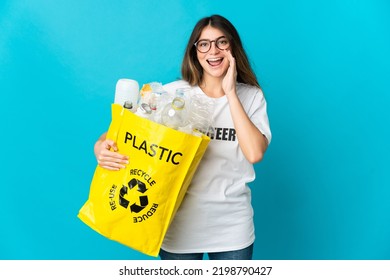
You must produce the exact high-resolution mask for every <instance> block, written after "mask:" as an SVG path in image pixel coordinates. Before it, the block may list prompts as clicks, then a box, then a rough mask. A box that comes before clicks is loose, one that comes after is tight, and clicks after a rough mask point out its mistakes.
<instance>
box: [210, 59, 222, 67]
mask: <svg viewBox="0 0 390 280" xmlns="http://www.w3.org/2000/svg"><path fill="white" fill-rule="evenodd" d="M222 60H223V58H222V57H220V58H209V59H207V63H208V64H209V65H211V66H213V67H215V66H219V65H221V64H222Z"/></svg>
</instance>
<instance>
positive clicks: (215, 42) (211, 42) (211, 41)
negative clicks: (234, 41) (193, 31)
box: [194, 36, 230, 53]
mask: <svg viewBox="0 0 390 280" xmlns="http://www.w3.org/2000/svg"><path fill="white" fill-rule="evenodd" d="M222 38H225V39H226V41H227V42H228V44H229V46H228V47H227V48H226V49H221V48H220V47H218V44H217V41H218V40H220V39H222ZM201 41H207V42H209V43H210V47H209V49H208V50H207V51H201V50H199V49H198V43H199V42H201ZM213 42H214V44H215V46H216V47H217V49H219V50H221V51H224V50H227V49H228V48H230V40H229V39H228V38H226V36H221V37H218V38H217V39H215V40H209V39H201V40H198V41H196V42H195V44H194V46H195V49H196V50H197V51H198V52H200V53H207V52H208V51H210V50H211V45H212V44H213Z"/></svg>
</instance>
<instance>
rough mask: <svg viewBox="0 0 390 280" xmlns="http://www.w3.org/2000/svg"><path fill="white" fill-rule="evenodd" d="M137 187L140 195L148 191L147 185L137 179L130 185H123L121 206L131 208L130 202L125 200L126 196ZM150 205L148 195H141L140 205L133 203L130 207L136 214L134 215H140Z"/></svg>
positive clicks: (120, 194)
mask: <svg viewBox="0 0 390 280" xmlns="http://www.w3.org/2000/svg"><path fill="white" fill-rule="evenodd" d="M135 187H138V188H137V191H138V192H140V193H142V194H143V193H145V192H146V191H147V189H146V185H145V184H144V183H143V182H141V181H140V180H137V179H135V178H133V179H131V180H130V181H129V182H128V183H127V186H125V185H122V188H121V190H120V193H119V205H121V206H122V207H124V208H126V209H127V208H128V207H129V204H130V201H128V200H127V199H126V198H125V195H127V193H128V192H129V191H131V190H132V189H133V188H135ZM147 205H148V196H147V195H140V196H139V204H137V203H133V204H131V205H130V211H131V212H134V213H139V212H140V211H142V210H143V209H144V208H145V207H146V206H147Z"/></svg>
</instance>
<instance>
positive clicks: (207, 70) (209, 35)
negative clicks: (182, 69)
mask: <svg viewBox="0 0 390 280" xmlns="http://www.w3.org/2000/svg"><path fill="white" fill-rule="evenodd" d="M223 36H225V34H223V33H222V31H220V30H219V29H217V28H214V27H211V26H206V27H205V28H204V29H203V31H202V33H201V34H200V37H199V40H198V42H199V41H200V40H204V39H206V40H210V41H213V40H216V39H218V38H220V37H223ZM226 40H227V39H226ZM227 50H230V48H228V49H227ZM227 50H220V49H219V48H217V47H216V43H215V41H214V42H212V43H211V48H210V50H209V51H208V52H206V53H202V52H199V51H198V50H197V51H196V54H197V57H198V60H199V63H200V65H201V66H202V68H203V79H208V78H223V77H224V76H225V74H226V71H227V69H228V68H229V60H228V59H227V57H226V51H227Z"/></svg>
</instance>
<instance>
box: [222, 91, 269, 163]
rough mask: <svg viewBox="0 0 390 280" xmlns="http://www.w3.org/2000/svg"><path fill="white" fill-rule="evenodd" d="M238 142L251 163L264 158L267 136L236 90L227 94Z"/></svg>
mask: <svg viewBox="0 0 390 280" xmlns="http://www.w3.org/2000/svg"><path fill="white" fill-rule="evenodd" d="M227 97H228V100H229V106H230V112H231V115H232V119H233V123H234V127H235V130H236V135H237V139H238V143H239V145H240V148H241V150H242V152H243V153H244V156H245V157H246V159H247V160H248V161H249V162H251V163H256V162H259V161H261V160H262V158H263V156H264V153H265V151H266V150H267V147H268V140H267V138H266V137H265V136H264V135H263V134H262V133H261V131H260V130H259V129H258V128H257V127H256V126H255V125H254V124H253V123H252V121H251V120H250V118H249V117H248V115H247V114H246V112H245V110H244V108H243V106H242V104H241V102H240V100H239V98H238V96H237V94H236V93H235V91H233V92H231V93H229V94H227Z"/></svg>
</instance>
